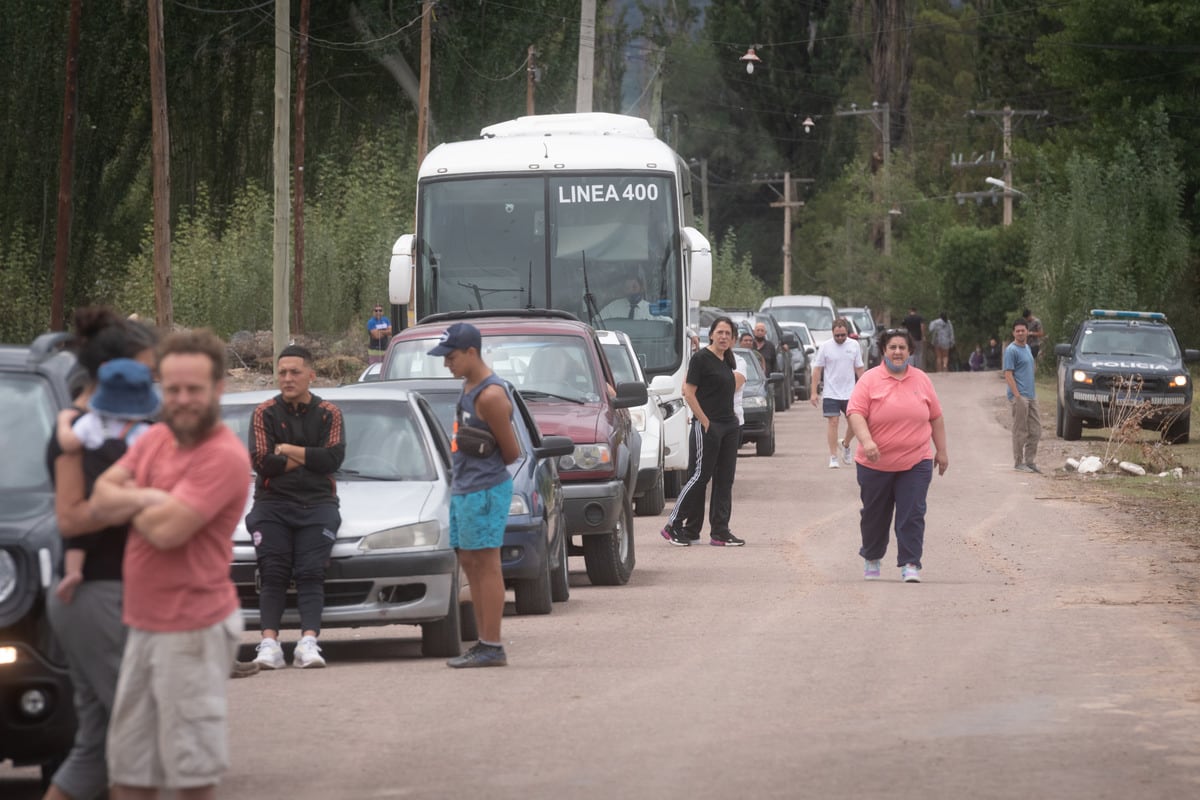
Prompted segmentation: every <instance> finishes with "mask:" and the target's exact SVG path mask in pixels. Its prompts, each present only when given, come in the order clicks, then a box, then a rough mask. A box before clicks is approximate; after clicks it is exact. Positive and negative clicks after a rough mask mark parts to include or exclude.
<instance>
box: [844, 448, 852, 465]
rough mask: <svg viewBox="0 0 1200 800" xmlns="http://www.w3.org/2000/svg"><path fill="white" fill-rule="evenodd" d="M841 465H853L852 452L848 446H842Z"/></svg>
mask: <svg viewBox="0 0 1200 800" xmlns="http://www.w3.org/2000/svg"><path fill="white" fill-rule="evenodd" d="M842 463H843V464H847V465H849V464H853V463H854V451H853V450H851V449H850V445H848V444H844V445H842Z"/></svg>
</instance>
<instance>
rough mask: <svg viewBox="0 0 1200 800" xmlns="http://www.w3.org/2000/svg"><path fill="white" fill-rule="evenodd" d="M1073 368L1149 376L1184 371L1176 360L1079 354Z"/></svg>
mask: <svg viewBox="0 0 1200 800" xmlns="http://www.w3.org/2000/svg"><path fill="white" fill-rule="evenodd" d="M1074 367H1075V368H1076V369H1090V370H1095V371H1098V372H1122V373H1126V372H1143V373H1147V374H1150V375H1163V374H1166V373H1168V372H1184V371H1186V370H1185V368H1184V367H1183V366H1182V365H1181V364H1180V363H1179V361H1178V360H1173V359H1166V358H1156V357H1154V356H1140V355H1139V356H1123V355H1091V354H1081V355H1079V356H1078V357H1077V358H1076V359H1075V363H1074Z"/></svg>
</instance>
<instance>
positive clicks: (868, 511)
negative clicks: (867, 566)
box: [857, 459, 933, 567]
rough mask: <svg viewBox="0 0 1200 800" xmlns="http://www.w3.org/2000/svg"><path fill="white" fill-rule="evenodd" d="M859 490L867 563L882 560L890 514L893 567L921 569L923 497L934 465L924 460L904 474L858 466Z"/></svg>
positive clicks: (923, 517)
mask: <svg viewBox="0 0 1200 800" xmlns="http://www.w3.org/2000/svg"><path fill="white" fill-rule="evenodd" d="M857 466H858V489H859V496H860V497H861V498H862V506H863V507H862V520H861V522H860V524H859V527H860V529H861V531H862V549H861V550H859V551H858V554H859V555H860V556H862V557H863V558H865V559H867V560H868V561H877V560H880V559H882V558H883V557H884V555H885V554H886V553H887V547H888V533H889V531H888V529H889V528H890V527H891V524H892V512H893V510H894V511H895V514H896V566H898V567H903V566H904V565H905V564H915V565H916V566H917V567H920V566H921V553H922V551H923V550H924V548H925V496H926V495H927V494H928V493H929V483H930V481H932V480H933V461H932V459H926V460H924V461H921V462H919V463H918V464H917V465H916V466H914V467H912V468H911V469H907V470H904V471H903V472H882V471H880V470H877V469H871V468H870V467H864V466H863V465H862V464H858V465H857Z"/></svg>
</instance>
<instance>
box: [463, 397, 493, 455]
mask: <svg viewBox="0 0 1200 800" xmlns="http://www.w3.org/2000/svg"><path fill="white" fill-rule="evenodd" d="M455 418H456V421H457V423H458V424H457V425H456V426H455V428H456V430H455V432H454V443H455V446H456V447H458V451H459V452H460V453H462V454H463V455H467V456H471V457H472V458H487V457H488V456H490V455H491V454H492V453H494V452H496V437H495V436H493V435H492V433H491V431H487V430H484V429H483V428H473V427H471V426H470V425H467V424H465V423H464V422H463V419H462V409H459V410H458V411H457V413H456V414H455Z"/></svg>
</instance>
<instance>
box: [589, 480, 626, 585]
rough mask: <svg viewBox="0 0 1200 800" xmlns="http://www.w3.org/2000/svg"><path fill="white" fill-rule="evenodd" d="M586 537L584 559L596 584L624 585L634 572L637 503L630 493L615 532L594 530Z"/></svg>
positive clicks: (622, 503)
mask: <svg viewBox="0 0 1200 800" xmlns="http://www.w3.org/2000/svg"><path fill="white" fill-rule="evenodd" d="M580 538H582V539H583V563H584V565H585V566H586V567H587V575H588V580H590V581H591V582H592V585H594V586H624V585H625V584H626V583H628V582H629V576H630V575H632V574H633V564H634V560H635V558H634V552H633V504H632V503H630V502H629V494H628V492H625V493H624V494H623V495H622V497H621V516H620V518H619V519H618V520H617V525H616V529H615V530H613V531H612V532H611V533H605V534H591V535H589V536H583V537H580Z"/></svg>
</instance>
